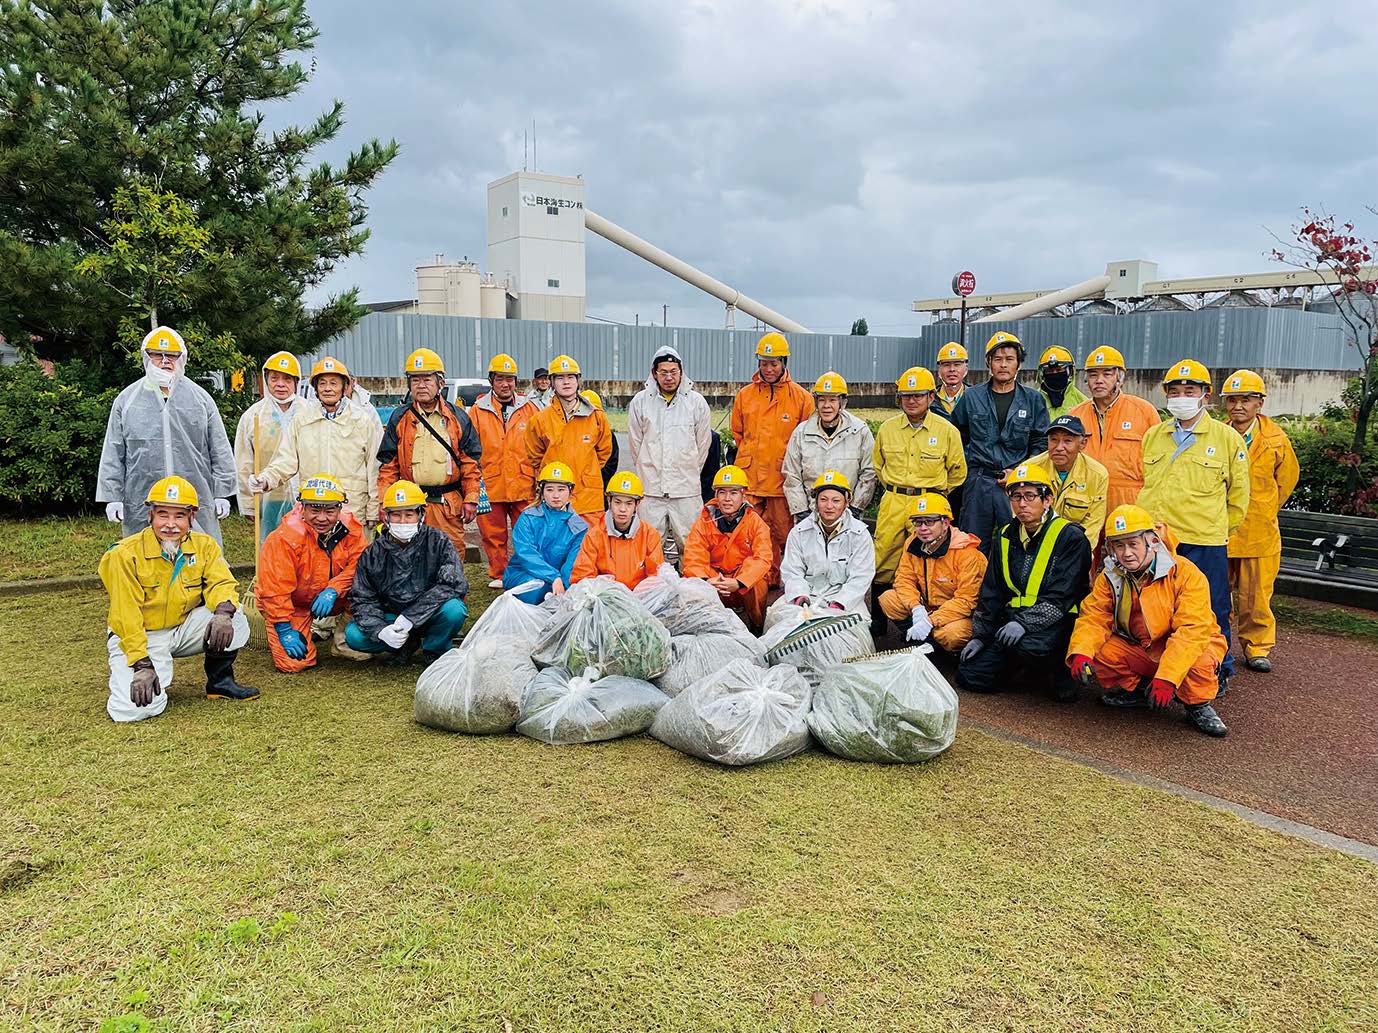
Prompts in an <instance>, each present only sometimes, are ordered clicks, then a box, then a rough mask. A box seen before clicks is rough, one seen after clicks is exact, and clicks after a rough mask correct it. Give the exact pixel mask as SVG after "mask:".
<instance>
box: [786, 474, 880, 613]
mask: <svg viewBox="0 0 1378 1033" xmlns="http://www.w3.org/2000/svg"><path fill="white" fill-rule="evenodd" d="M851 502H852V485H851V482H850V481H848V480H847V478H846V476H844V475H843V474H842V473H840V472H839V471H837V470H825V471H823V473H821V474H819V476H818V479H817V480H816V481H814V482H813V513H812V514H811V515H809V516H807V517H805V518H804V519H803V520H801V521H799V523H797V524H795V525H794V527H793V528H792V529H791V530H790V533H789V536H788V537H787V538H786V539H785V555H784V558H783V559H782V560H781V561H780V580H781V583H782V584H783V586H784V595H783V596H782V597H781V598H784V599H788V600H789V601H790V602H792V603H794V604H795V605H796V606H812V607H814V608H815V609H824V608H826V609H833V610H847V611H849V612H852V613H866V591H867V589H869V588H870V587H871V582H872V581H873V580H874V579H875V574H876V544H875V542H874V541H872V540H871V533H870V532H869V531H867V530H866V525H865V524H863V523H862V522H861V521H860V520H858V519H857V518H856V517H854V516H853V515H852V512H851V509H850V508H849V507H850V505H851Z"/></svg>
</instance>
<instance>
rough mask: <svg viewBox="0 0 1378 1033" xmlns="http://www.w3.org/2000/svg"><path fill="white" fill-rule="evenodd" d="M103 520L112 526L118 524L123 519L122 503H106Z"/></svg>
mask: <svg viewBox="0 0 1378 1033" xmlns="http://www.w3.org/2000/svg"><path fill="white" fill-rule="evenodd" d="M105 519H106V520H109V521H110V522H111V523H112V524H118V523H119V522H120V521H122V520H123V519H124V503H123V502H107V503H106V504H105Z"/></svg>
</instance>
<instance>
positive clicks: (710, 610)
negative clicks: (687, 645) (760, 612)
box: [633, 564, 751, 636]
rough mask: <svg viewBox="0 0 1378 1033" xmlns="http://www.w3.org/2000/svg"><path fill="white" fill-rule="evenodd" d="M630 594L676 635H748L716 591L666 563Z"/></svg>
mask: <svg viewBox="0 0 1378 1033" xmlns="http://www.w3.org/2000/svg"><path fill="white" fill-rule="evenodd" d="M633 594H634V595H635V596H636V598H637V599H638V600H640V602H641V603H642V604H643V605H644V606H645V607H646V609H648V610H649V611H650V612H651V615H652V616H654V617H655V618H656V619H657V620H658V621H660V622H661V623H662V624H664V625H665V627H666V629H667V630H668V631H669V632H670V634H671V636H675V635H749V634H751V632H750V631H749V630H748V629H747V626H746V624H744V623H743V622H742V619H741V617H739V616H737V614H736V613H735V612H734V611H732V610H730V609H728V608H727V607H726V606H724V605H723V601H722V599H721V598H720V597H719V596H718V590H717V589H716V588H714V587H713V586H712V585H710V584H709V583H708V582H707V581H704V580H703V579H702V578H697V577H681V576H680V575H679V574H678V573H676V572H675V568H674V567H671V566H670V565H669V564H666V565H664V566H662V567H661V568H660V572H659V573H658V574H656V575H655V576H654V577H648V578H646V579H645V580H644V581H642V582H641V584H639V585H637V586H636V588H635V589H634V590H633Z"/></svg>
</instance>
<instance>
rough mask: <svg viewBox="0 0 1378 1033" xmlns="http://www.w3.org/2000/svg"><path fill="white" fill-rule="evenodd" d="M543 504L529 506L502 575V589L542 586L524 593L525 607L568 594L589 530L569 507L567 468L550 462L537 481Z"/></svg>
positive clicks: (570, 490)
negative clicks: (580, 550)
mask: <svg viewBox="0 0 1378 1033" xmlns="http://www.w3.org/2000/svg"><path fill="white" fill-rule="evenodd" d="M536 493H537V498H538V501H537V503H536V505H534V506H528V507H527V508H526V509H525V510H523V511H522V515H521V516H520V517H518V518H517V523H516V525H515V526H513V528H512V559H511V560H510V561H509V562H508V564H507V569H506V570H504V571H503V574H502V587H503V588H508V589H510V588H516V587H517V586H518V585H520V584H524V583H525V582H527V581H539V582H541V586H540V587H539V588H533V589H531V590H530V591H529V592H522V593H521V594H520V595H518V596H517V598H519V599H521V600H522V601H523V602H528V603H539V602H540V601H541V600H542V599H544V598H545V597H546V596H548V595H550V593H552V592H554V593H555V594H556V595H564V594H565V589H566V588H568V587H569V578H570V574H571V573H572V572H573V570H574V560H575V557H577V556H578V555H579V546H580V545H582V544H583V541H584V535H585V534H587V533H588V529H589V525H588V522H587V521H585V520H584V518H583V517H581V516H580V515H579V514H578V513H576V512H574V510H573V509H572V508H570V498H571V497H572V496H573V494H574V475H573V473H572V472H571V470H570V468H569V467H568V466H566V465H565V464H564V463H549V464H547V465H546V467H545V469H543V470H542V471H541V476H540V478H539V479H538V480H537V482H536Z"/></svg>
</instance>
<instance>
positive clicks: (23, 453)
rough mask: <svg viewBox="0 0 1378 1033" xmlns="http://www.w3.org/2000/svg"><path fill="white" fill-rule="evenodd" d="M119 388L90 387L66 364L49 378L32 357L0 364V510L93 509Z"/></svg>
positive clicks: (60, 510)
mask: <svg viewBox="0 0 1378 1033" xmlns="http://www.w3.org/2000/svg"><path fill="white" fill-rule="evenodd" d="M116 394H118V392H117V391H116V390H115V389H114V388H108V389H106V390H104V391H98V392H96V393H88V392H87V391H86V390H83V388H82V387H81V386H80V379H79V374H78V371H75V370H71V369H69V368H67V366H66V365H65V364H64V365H61V366H58V367H57V370H56V372H55V375H54V376H52V377H49V376H47V374H45V373H44V372H43V370H42V368H41V367H39V366H38V365H36V364H34V363H32V362H23V361H21V362H18V363H16V364H15V365H13V366H0V509H3V510H5V511H7V512H43V513H53V512H71V511H73V510H79V509H89V508H91V507H92V506H93V502H92V500H93V499H94V497H95V494H96V470H97V468H98V467H99V465H100V451H101V445H102V443H103V442H104V440H105V421H106V419H107V418H108V417H109V415H110V405H111V403H112V402H113V401H114V400H115V395H116Z"/></svg>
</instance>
